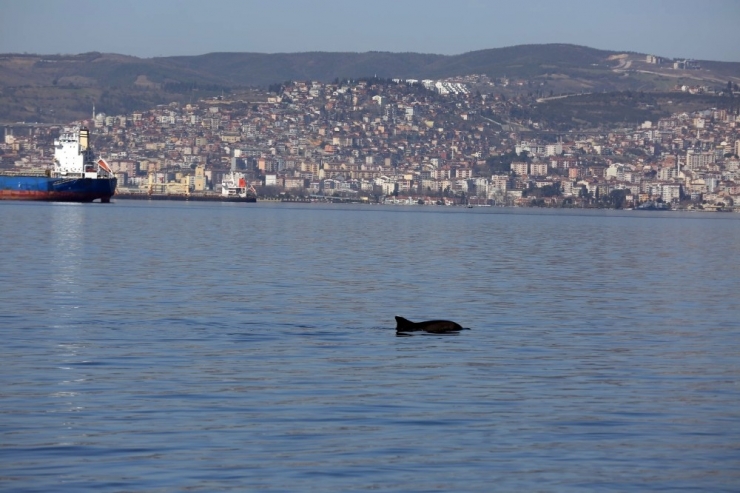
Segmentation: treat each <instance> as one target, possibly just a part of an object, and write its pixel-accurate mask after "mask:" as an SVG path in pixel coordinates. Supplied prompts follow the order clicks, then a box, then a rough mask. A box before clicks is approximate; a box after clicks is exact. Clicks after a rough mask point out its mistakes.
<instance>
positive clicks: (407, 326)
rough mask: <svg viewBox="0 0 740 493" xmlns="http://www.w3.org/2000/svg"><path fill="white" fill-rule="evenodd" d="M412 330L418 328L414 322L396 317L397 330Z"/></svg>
mask: <svg viewBox="0 0 740 493" xmlns="http://www.w3.org/2000/svg"><path fill="white" fill-rule="evenodd" d="M413 330H419V329H418V328H417V327H416V324H415V323H414V322H412V321H411V320H406V319H405V318H403V317H396V331H397V332H411V331H413Z"/></svg>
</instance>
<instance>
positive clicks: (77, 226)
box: [39, 203, 87, 318]
mask: <svg viewBox="0 0 740 493" xmlns="http://www.w3.org/2000/svg"><path fill="white" fill-rule="evenodd" d="M85 207H87V204H65V203H54V204H50V207H49V209H48V210H49V214H50V216H51V218H50V227H51V235H50V237H49V252H48V253H49V257H48V258H47V259H39V261H41V262H43V263H45V264H46V265H48V268H49V289H50V293H51V295H52V299H50V300H49V302H50V303H51V306H52V307H53V308H54V310H55V314H56V316H58V317H60V318H67V317H70V316H72V313H71V312H72V311H73V310H75V309H79V308H80V305H81V303H82V302H84V300H83V299H81V297H82V295H83V287H82V286H81V280H82V277H83V272H82V271H83V269H84V268H85V228H84V221H85Z"/></svg>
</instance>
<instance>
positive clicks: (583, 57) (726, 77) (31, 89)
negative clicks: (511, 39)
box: [0, 43, 740, 122]
mask: <svg viewBox="0 0 740 493" xmlns="http://www.w3.org/2000/svg"><path fill="white" fill-rule="evenodd" d="M698 62H699V64H700V67H701V68H700V69H697V70H674V69H672V68H671V67H669V66H668V64H664V65H654V64H652V65H651V64H648V63H647V62H646V55H645V54H640V53H634V52H626V51H621V52H620V51H611V50H601V49H596V48H590V47H587V46H581V45H573V44H566V43H549V44H524V45H513V46H508V47H501V48H489V49H482V50H476V51H470V52H466V53H462V54H459V55H439V54H424V53H415V52H388V51H368V52H326V51H309V52H297V53H256V52H216V53H206V54H203V55H193V56H170V57H153V58H139V57H135V56H130V55H122V54H116V53H99V52H89V53H82V54H76V55H36V54H12V53H6V54H0V121H5V122H7V121H18V120H25V121H58V120H67V119H74V118H78V117H79V115H86V114H87V113H88V108H89V107H90V106H91V103H95V105H96V108H99V109H100V110H101V111H104V112H106V113H108V114H116V113H122V112H127V111H132V110H133V109H145V108H146V107H147V105H149V106H150V105H154V104H162V103H168V102H171V101H177V102H182V101H187V100H193V98H198V97H203V96H204V95H208V94H211V95H212V94H216V93H220V92H225V91H231V90H233V89H236V88H262V89H264V88H266V87H267V86H269V85H270V84H274V83H280V82H284V81H288V80H316V81H320V82H329V81H332V80H335V79H346V78H350V79H356V78H362V77H373V76H377V77H381V78H401V79H445V78H451V77H461V76H467V75H471V74H482V75H486V76H487V77H489V78H490V79H495V80H503V79H506V80H515V81H517V84H512V85H510V86H507V85H505V84H504V83H503V82H502V83H501V84H498V85H495V86H490V87H487V88H483V90H485V91H488V92H497V93H507V95H512V94H513V95H516V94H521V93H524V94H527V93H528V92H532V91H540V92H546V93H548V94H550V93H554V94H563V93H578V92H610V91H621V90H640V91H654V90H667V89H669V88H672V87H674V86H676V85H682V84H683V85H714V86H721V85H722V84H726V83H727V82H728V81H733V82H735V83H740V63H738V62H716V61H698Z"/></svg>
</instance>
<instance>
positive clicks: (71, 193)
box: [0, 174, 117, 202]
mask: <svg viewBox="0 0 740 493" xmlns="http://www.w3.org/2000/svg"><path fill="white" fill-rule="evenodd" d="M116 184H117V180H116V178H64V177H60V178H55V177H49V176H44V175H40V176H34V175H15V174H6V175H0V200H49V201H58V202H92V201H93V200H97V199H100V201H101V202H110V198H111V197H112V196H113V194H114V193H115V192H116Z"/></svg>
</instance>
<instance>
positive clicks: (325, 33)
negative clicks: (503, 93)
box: [0, 0, 740, 62]
mask: <svg viewBox="0 0 740 493" xmlns="http://www.w3.org/2000/svg"><path fill="white" fill-rule="evenodd" d="M701 7H702V8H698V7H697V4H696V2H689V1H684V0H680V1H671V2H667V1H655V2H638V1H636V0H625V1H621V2H608V3H607V2H599V3H597V4H594V2H587V1H584V0H571V1H568V2H557V3H555V2H546V1H542V0H523V1H520V2H516V3H513V2H483V1H480V0H463V1H461V2H458V3H456V4H455V5H454V7H450V4H449V3H443V2H439V1H436V0H432V1H427V2H423V3H421V2H391V1H388V0H379V1H377V2H374V3H372V4H370V3H348V2H338V1H335V0H330V1H329V2H322V3H321V4H313V3H309V2H302V1H299V0H278V1H276V2H270V3H265V2H255V1H251V2H250V1H247V2H237V1H232V0H221V1H217V2H215V3H211V4H209V6H208V7H206V6H204V4H202V3H200V2H195V1H191V0H183V1H179V2H178V1H173V0H164V1H158V2H144V1H142V0H133V1H130V2H126V3H125V4H123V3H120V4H119V3H107V2H106V3H99V2H93V1H91V0H80V1H76V2H70V1H67V0H62V1H50V0H35V1H33V0H32V1H28V2H13V1H10V0H0V12H3V15H1V16H0V52H3V53H38V54H54V53H63V54H72V53H84V52H90V51H99V52H107V53H119V54H124V55H133V56H138V57H144V58H149V57H157V56H185V55H200V54H205V53H212V52H259V53H281V52H310V51H332V52H366V51H390V52H417V53H435V54H443V55H453V54H460V53H465V52H469V51H476V50H484V49H490V48H500V47H505V46H514V45H521V44H546V43H570V44H577V45H583V46H589V47H592V48H598V49H604V50H612V51H633V52H638V53H646V54H655V55H659V56H665V57H671V58H693V59H699V60H716V61H735V62H738V61H740V52H738V50H737V48H736V47H737V46H738V41H740V34H739V33H738V31H737V29H736V28H735V24H736V22H737V20H738V19H740V3H739V2H735V1H732V0H710V1H709V2H704V3H702V4H701ZM708 33H710V34H711V36H710V35H707V34H708Z"/></svg>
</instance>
